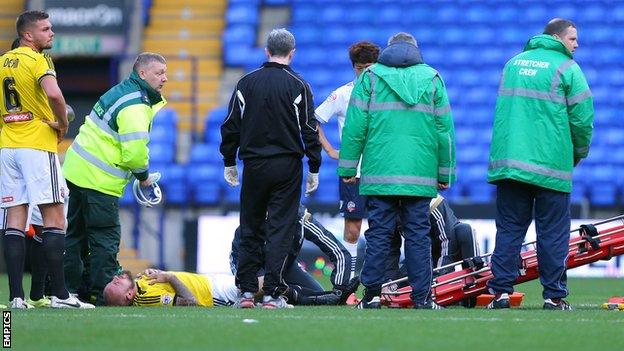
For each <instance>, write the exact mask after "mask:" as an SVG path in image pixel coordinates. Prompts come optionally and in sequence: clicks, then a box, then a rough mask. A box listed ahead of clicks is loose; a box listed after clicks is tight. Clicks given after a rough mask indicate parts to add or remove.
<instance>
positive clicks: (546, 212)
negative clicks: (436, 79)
mask: <svg viewBox="0 0 624 351" xmlns="http://www.w3.org/2000/svg"><path fill="white" fill-rule="evenodd" d="M577 47H578V43H577V30H576V26H575V25H574V23H572V22H570V21H568V20H564V19H558V18H557V19H554V20H552V21H550V22H549V23H548V24H547V25H546V28H545V29H544V34H542V35H538V36H535V37H533V38H531V40H529V42H528V43H527V45H526V46H525V48H524V51H523V52H522V53H520V54H518V55H516V56H515V57H513V58H512V59H511V60H509V61H508V62H507V64H506V65H505V68H504V69H503V75H502V79H501V83H500V88H499V90H498V98H497V100H496V114H495V119H494V128H493V136H492V144H491V146H490V160H489V171H488V182H490V183H493V184H495V185H496V207H497V215H496V229H497V230H496V245H495V248H494V255H493V256H492V272H493V274H494V279H492V280H491V281H490V282H488V286H489V288H490V291H491V292H492V293H493V294H495V296H496V297H495V299H494V300H493V301H492V303H490V305H489V307H490V308H508V307H509V294H510V293H511V292H513V284H514V282H515V280H516V278H517V276H518V255H519V254H520V248H521V244H522V242H523V240H524V236H525V235H526V231H527V229H528V227H529V225H530V224H531V221H532V219H533V213H535V222H536V223H535V224H536V226H535V227H536V230H537V252H538V255H537V259H538V263H539V273H540V281H541V283H542V286H543V288H544V289H543V293H542V295H543V298H544V305H543V307H544V309H558V310H568V309H571V308H570V305H569V304H568V303H567V302H566V301H565V300H564V299H563V298H565V297H566V296H567V295H568V290H567V287H566V267H565V261H566V258H567V255H568V241H569V236H570V235H569V231H570V192H571V191H572V170H573V168H574V166H576V165H577V164H578V163H579V162H580V161H581V160H582V159H583V158H585V157H587V154H588V153H589V145H590V142H591V136H592V130H593V125H592V124H593V119H594V107H593V99H592V94H591V91H590V90H589V87H588V86H587V81H586V80H585V76H584V75H583V72H582V71H581V69H580V67H579V66H578V64H576V62H574V60H573V59H572V54H573V53H574V51H575V50H576V48H577Z"/></svg>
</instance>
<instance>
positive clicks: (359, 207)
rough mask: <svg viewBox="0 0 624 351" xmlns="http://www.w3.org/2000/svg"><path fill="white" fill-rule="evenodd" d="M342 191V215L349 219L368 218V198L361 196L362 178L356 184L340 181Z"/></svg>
mask: <svg viewBox="0 0 624 351" xmlns="http://www.w3.org/2000/svg"><path fill="white" fill-rule="evenodd" d="M338 182H339V185H338V189H339V191H340V214H341V215H342V216H343V217H344V218H348V219H363V218H367V217H368V212H367V211H366V196H364V195H360V178H356V182H355V184H349V183H345V182H343V181H342V179H338Z"/></svg>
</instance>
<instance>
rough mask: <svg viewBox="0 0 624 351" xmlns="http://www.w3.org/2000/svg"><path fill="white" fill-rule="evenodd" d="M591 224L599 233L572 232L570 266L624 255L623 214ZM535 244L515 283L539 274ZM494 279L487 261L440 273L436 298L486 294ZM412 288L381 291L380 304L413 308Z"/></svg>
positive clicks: (453, 300)
mask: <svg viewBox="0 0 624 351" xmlns="http://www.w3.org/2000/svg"><path fill="white" fill-rule="evenodd" d="M592 225H593V226H594V227H595V228H596V230H597V234H598V235H595V236H589V235H588V234H587V231H586V230H583V229H581V228H577V229H574V230H572V231H571V234H574V233H575V232H578V233H579V236H576V237H573V238H571V239H570V243H569V246H568V258H567V261H566V267H567V269H571V268H576V267H580V266H583V265H586V264H590V263H592V262H596V261H599V260H609V259H611V258H612V257H615V256H619V255H622V254H624V215H620V216H617V217H613V218H610V219H607V220H604V221H601V222H597V223H593V224H592ZM592 242H593V243H592ZM535 244H536V241H532V242H529V243H525V244H523V247H531V246H533V249H530V250H527V251H525V252H523V253H521V254H520V258H521V262H520V267H519V271H520V274H519V275H518V279H516V283H515V284H520V283H524V282H527V281H530V280H534V279H537V278H538V277H539V271H538V265H537V252H536V250H535ZM490 256H492V253H489V254H486V255H484V256H481V257H482V258H484V260H485V259H487V258H488V257H490ZM461 264H462V261H460V262H455V263H452V264H449V265H447V266H444V267H439V268H436V269H435V270H441V269H445V268H448V267H455V266H458V265H461ZM435 270H434V271H435ZM492 278H493V275H492V271H491V270H490V267H489V265H488V264H485V265H484V266H483V267H482V268H480V269H476V268H465V269H462V270H460V271H455V272H452V273H448V274H444V275H441V276H439V277H437V278H435V279H434V280H433V284H432V285H431V288H432V295H433V299H434V301H435V302H436V303H437V304H439V305H441V306H448V305H452V304H455V303H458V302H460V301H462V300H464V299H467V298H470V297H474V296H477V295H480V294H483V293H486V292H487V286H486V283H487V281H488V280H490V279H492ZM404 281H407V277H404V278H401V279H398V280H395V281H391V282H388V283H386V284H384V285H383V287H386V286H389V285H392V284H397V283H400V282H404ZM384 290H385V289H384ZM411 291H412V288H411V287H410V286H406V287H403V288H400V289H398V290H396V291H389V292H382V294H381V304H382V305H384V306H387V307H391V308H409V307H412V306H413V302H412V300H411V299H410V293H411Z"/></svg>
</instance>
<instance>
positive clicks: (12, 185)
mask: <svg viewBox="0 0 624 351" xmlns="http://www.w3.org/2000/svg"><path fill="white" fill-rule="evenodd" d="M67 191H68V190H67V185H66V184H65V179H64V178H63V174H62V172H61V166H60V164H59V160H58V156H57V155H56V154H55V153H53V152H49V151H42V150H35V149H26V148H4V149H0V197H1V199H2V202H1V203H0V207H2V208H9V207H13V206H17V205H23V204H30V205H31V206H34V205H41V204H51V203H64V202H65V196H66V193H67Z"/></svg>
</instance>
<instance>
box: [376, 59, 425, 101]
mask: <svg viewBox="0 0 624 351" xmlns="http://www.w3.org/2000/svg"><path fill="white" fill-rule="evenodd" d="M419 67H429V66H427V65H425V64H417V65H413V66H409V67H403V68H398V67H388V66H386V65H383V64H381V63H376V64H374V65H372V66H371V67H370V68H369V69H370V70H371V71H372V72H373V73H374V74H375V75H376V76H377V77H379V78H380V79H382V80H383V81H384V82H386V84H388V86H389V87H390V89H392V91H394V92H395V93H396V94H397V95H398V96H399V97H400V98H401V100H403V102H405V103H406V104H407V105H409V106H413V105H416V104H417V103H418V101H420V98H421V96H422V95H423V94H425V93H426V92H430V91H431V89H430V87H431V77H432V75H431V72H430V70H423V69H419Z"/></svg>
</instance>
